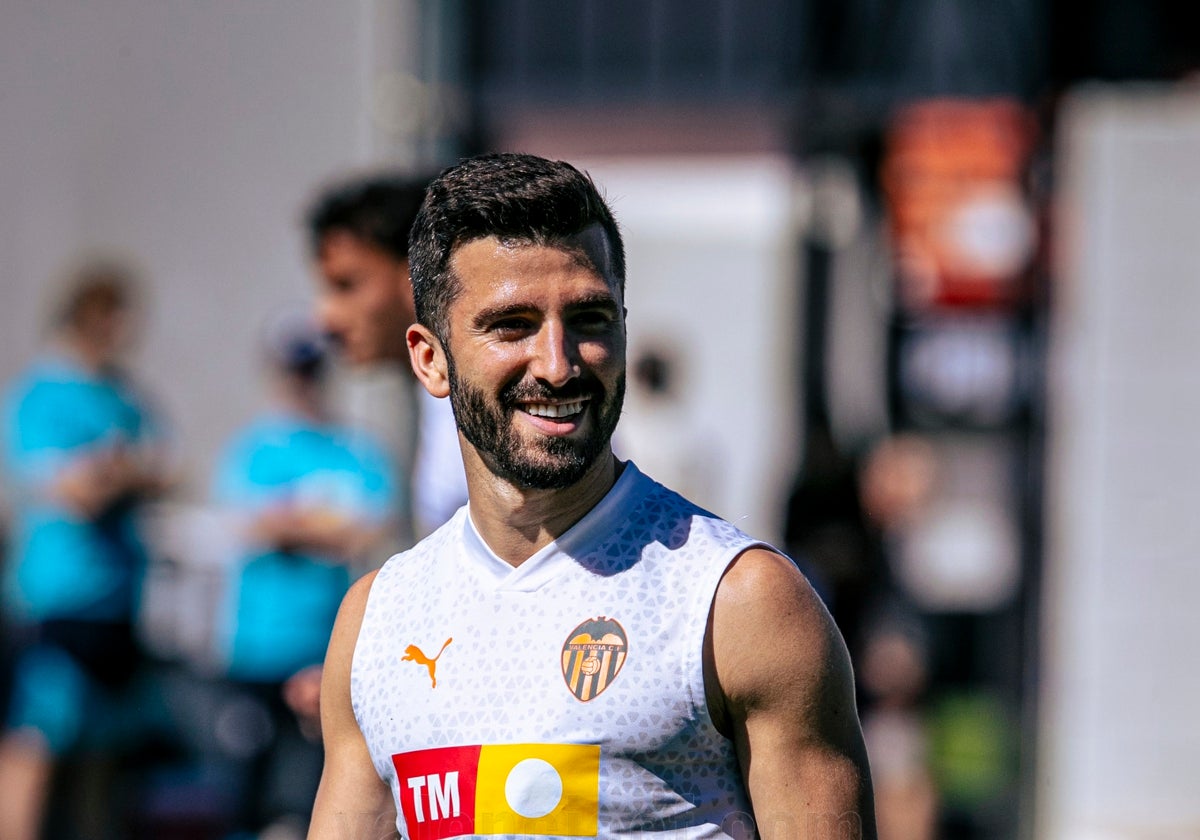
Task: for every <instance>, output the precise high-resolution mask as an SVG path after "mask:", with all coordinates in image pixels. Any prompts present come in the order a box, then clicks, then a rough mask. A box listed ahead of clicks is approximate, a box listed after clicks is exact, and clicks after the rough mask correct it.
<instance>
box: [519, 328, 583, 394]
mask: <svg viewBox="0 0 1200 840" xmlns="http://www.w3.org/2000/svg"><path fill="white" fill-rule="evenodd" d="M580 371H581V368H580V364H579V347H578V342H576V341H575V340H574V339H573V338H572V337H571V336H570V335H569V334H568V332H567V331H566V330H565V329H563V327H562V325H561V324H556V323H553V322H550V321H548V322H546V323H545V324H543V326H542V329H541V331H540V332H539V333H538V335H537V339H536V341H535V345H534V357H533V361H532V364H531V365H530V373H532V374H533V375H534V377H536V378H537V379H540V380H542V381H543V382H545V383H546V384H548V385H550V386H552V387H559V386H561V385H565V384H566V383H567V382H570V381H571V380H572V379H574V378H576V377H577V376H579V374H580Z"/></svg>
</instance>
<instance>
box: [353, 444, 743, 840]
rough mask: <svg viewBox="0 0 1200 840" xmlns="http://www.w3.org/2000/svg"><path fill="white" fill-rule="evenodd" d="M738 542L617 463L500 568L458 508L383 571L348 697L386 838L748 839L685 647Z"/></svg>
mask: <svg viewBox="0 0 1200 840" xmlns="http://www.w3.org/2000/svg"><path fill="white" fill-rule="evenodd" d="M756 544H758V543H756V541H755V540H753V539H751V538H750V537H748V536H747V535H745V534H743V533H742V532H741V531H739V530H738V529H737V528H735V527H734V526H732V525H730V524H729V523H728V522H725V521H723V520H720V519H718V518H716V517H714V516H712V515H711V514H708V513H706V512H704V511H703V510H701V509H699V508H697V507H696V506H695V505H693V504H691V503H690V502H688V501H686V500H685V499H683V498H682V497H681V496H679V495H678V494H676V493H674V492H672V491H670V490H668V489H666V488H665V487H663V486H662V485H660V484H658V483H656V482H654V481H652V480H650V479H649V478H647V477H646V476H644V475H643V474H642V473H640V472H639V471H638V470H637V468H636V467H635V466H634V465H633V464H627V465H626V467H625V469H624V472H623V473H622V475H621V477H620V478H619V479H618V481H617V482H616V484H615V485H614V486H613V488H612V490H610V491H609V493H608V494H607V495H606V496H605V497H604V498H603V499H602V500H601V501H600V503H599V504H597V505H596V507H595V508H593V509H592V510H591V511H590V512H589V513H588V514H587V515H586V516H585V517H584V518H583V519H581V520H580V521H579V522H578V523H576V525H575V526H574V527H572V528H571V529H570V530H569V531H567V532H566V533H565V534H563V535H562V536H561V537H559V539H558V540H556V541H555V542H553V543H551V544H550V545H548V546H546V547H545V548H543V549H542V550H540V551H538V552H537V553H536V554H534V555H533V556H532V557H530V558H529V559H528V560H526V561H525V562H524V563H522V564H521V565H520V566H518V567H516V568H513V567H512V566H510V565H509V564H508V563H506V562H504V561H503V560H501V559H500V558H499V557H497V556H496V555H495V554H494V553H493V552H492V551H491V550H490V549H489V548H488V547H487V546H486V545H485V544H484V542H483V540H482V539H481V538H480V536H479V534H478V532H477V531H476V530H475V527H474V525H473V524H472V523H471V521H470V516H469V515H468V513H467V509H466V508H465V507H464V508H462V509H461V510H459V512H458V513H457V514H456V515H455V516H454V518H452V519H451V520H450V521H449V522H447V523H446V524H445V525H444V526H442V527H441V528H440V529H438V530H437V531H435V532H434V533H433V534H431V535H430V536H429V537H428V538H426V539H425V540H423V541H422V542H421V543H419V544H418V545H416V546H415V547H413V548H412V549H411V550H409V551H407V552H404V553H402V554H398V555H396V556H395V557H392V558H391V559H390V560H388V562H387V563H385V564H384V566H383V568H382V569H380V571H379V573H378V575H377V576H376V578H375V581H374V583H373V584H372V588H371V592H370V595H369V598H368V600H367V605H366V610H365V612H364V615H363V621H362V628H361V630H360V631H359V636H358V640H357V644H356V647H355V652H354V661H353V665H352V669H351V699H352V703H353V708H354V714H355V716H356V718H357V720H358V724H359V727H360V729H361V730H362V733H363V736H364V737H365V739H366V743H367V747H368V748H369V750H370V753H371V758H372V760H373V762H374V764H375V767H376V770H377V771H378V773H379V775H380V777H381V778H382V779H384V780H385V781H386V782H387V783H388V784H389V785H390V786H391V789H392V795H393V797H394V798H395V800H396V804H397V814H398V818H397V828H398V829H399V830H400V832H401V834H402V835H403V836H404V837H406V838H409V840H438V839H439V838H444V837H471V836H475V837H531V836H532V837H538V836H567V837H628V836H636V837H662V838H668V837H669V838H678V840H685V838H687V840H690V839H691V838H720V837H735V838H741V837H751V836H753V835H754V829H753V821H752V819H751V817H750V807H749V804H748V801H747V797H746V793H745V789H744V787H743V784H742V779H741V775H740V773H739V770H738V765H737V759H736V755H735V751H734V747H733V744H732V742H731V741H729V740H728V739H727V738H725V737H724V736H722V735H721V734H720V733H719V732H717V730H716V728H715V727H714V725H713V722H712V720H711V719H710V717H709V714H708V708H707V703H706V700H705V691H704V668H703V660H702V648H703V640H704V635H705V628H706V625H707V621H708V615H709V610H710V607H711V605H712V600H713V596H714V594H715V592H716V588H717V584H718V582H719V581H720V579H721V576H722V574H723V573H724V571H725V569H726V568H727V567H728V566H729V564H730V563H731V562H732V561H733V560H734V558H736V557H737V556H738V555H739V554H740V553H742V552H743V551H745V550H746V549H747V548H749V547H751V546H753V545H756Z"/></svg>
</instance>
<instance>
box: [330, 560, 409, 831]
mask: <svg viewBox="0 0 1200 840" xmlns="http://www.w3.org/2000/svg"><path fill="white" fill-rule="evenodd" d="M374 579H375V574H374V573H373V572H372V573H371V574H368V575H365V576H364V577H363V578H361V579H360V580H359V581H358V582H357V583H355V584H354V586H353V587H351V589H350V591H349V592H348V593H347V594H346V598H345V600H344V601H343V602H342V607H341V609H340V610H339V611H338V617H337V623H336V624H335V625H334V628H333V636H332V638H331V639H330V642H329V652H328V653H327V654H326V656H325V669H324V673H323V675H322V678H321V735H322V738H323V740H324V742H325V769H324V771H323V772H322V774H321V786H320V788H319V789H318V791H317V801H316V804H315V805H314V807H313V815H312V822H311V823H310V825H309V830H308V837H309V840H383V838H394V837H396V810H395V804H394V803H393V801H392V793H391V791H390V790H388V787H387V785H385V784H384V783H383V781H382V780H381V779H380V778H379V776H378V775H377V774H376V773H375V766H374V765H373V764H372V763H371V756H370V753H369V752H368V751H367V744H366V741H364V740H363V736H362V732H360V731H359V729H358V721H357V720H355V718H354V710H353V708H352V707H351V705H350V663H351V660H352V658H353V656H354V644H355V642H356V641H357V639H358V629H359V627H360V625H361V624H362V617H363V610H364V609H365V607H366V604H367V594H368V593H369V592H370V588H371V582H372V581H373V580H374Z"/></svg>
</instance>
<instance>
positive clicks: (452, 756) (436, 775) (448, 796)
mask: <svg viewBox="0 0 1200 840" xmlns="http://www.w3.org/2000/svg"><path fill="white" fill-rule="evenodd" d="M479 751H480V746H479V745H474V746H468V747H439V748H436V749H431V750H417V751H415V752H408V753H401V754H398V755H394V756H392V764H393V765H395V767H396V778H397V779H398V780H399V786H400V808H401V810H402V811H403V813H404V822H405V823H406V824H407V826H408V836H409V838H410V840H442V839H443V838H446V837H456V836H458V835H461V834H473V833H474V832H475V783H476V776H477V774H478V770H479Z"/></svg>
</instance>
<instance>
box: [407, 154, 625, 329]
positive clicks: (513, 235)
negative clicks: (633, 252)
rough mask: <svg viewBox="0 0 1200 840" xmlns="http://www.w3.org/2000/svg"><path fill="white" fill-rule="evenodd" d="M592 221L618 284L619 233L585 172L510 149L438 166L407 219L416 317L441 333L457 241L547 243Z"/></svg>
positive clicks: (621, 270) (454, 287)
mask: <svg viewBox="0 0 1200 840" xmlns="http://www.w3.org/2000/svg"><path fill="white" fill-rule="evenodd" d="M597 224H598V225H600V227H601V228H603V230H604V233H605V236H606V238H607V239H608V257H609V265H608V269H609V270H611V271H612V273H613V275H614V276H615V278H616V280H617V282H618V284H619V285H620V287H621V288H624V285H625V246H624V244H623V243H622V241H621V232H620V230H619V229H618V228H617V222H616V220H615V219H614V218H613V214H612V211H611V210H610V209H609V207H608V205H607V204H606V203H605V201H604V199H603V197H601V195H600V192H599V190H597V189H596V185H595V184H594V183H593V182H592V179H591V177H589V176H588V175H587V174H585V173H583V172H580V171H579V170H578V169H576V168H575V167H574V166H571V164H569V163H565V162H563V161H551V160H546V159H545V158H540V157H535V156H533V155H525V154H513V153H493V154H486V155H480V156H479V157H473V158H468V159H466V160H463V161H461V162H459V163H458V164H456V165H455V166H452V167H450V168H449V169H446V170H444V171H443V172H442V173H441V174H440V175H439V176H438V177H437V178H436V179H434V181H433V182H432V183H431V184H430V185H429V187H428V189H427V190H426V193H425V201H424V203H423V204H422V205H421V210H420V212H419V213H418V214H417V219H416V221H415V222H414V223H413V229H412V237H411V251H410V259H409V268H410V272H411V275H412V285H413V298H414V302H415V304H416V313H417V320H418V321H419V322H421V323H422V324H424V325H425V326H426V327H428V328H430V329H431V330H433V331H434V333H436V334H437V335H438V336H440V337H441V338H443V339H445V337H446V336H447V330H448V312H449V309H450V304H451V303H453V301H454V298H455V297H456V296H457V295H458V292H459V281H458V278H456V277H454V276H453V272H451V271H450V258H451V256H452V255H453V252H454V249H455V248H457V247H458V246H460V245H464V244H466V243H468V242H471V241H473V240H475V239H483V238H485V237H488V236H495V237H497V238H499V239H504V240H512V241H517V242H530V243H536V244H553V243H557V242H561V241H563V240H565V239H567V238H569V237H571V236H574V235H575V234H577V233H579V232H581V231H583V230H585V229H586V228H589V227H591V226H592V225H597ZM597 268H598V269H603V268H604V267H603V266H598V267H597Z"/></svg>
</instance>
